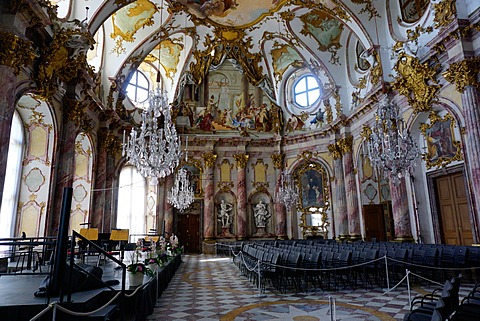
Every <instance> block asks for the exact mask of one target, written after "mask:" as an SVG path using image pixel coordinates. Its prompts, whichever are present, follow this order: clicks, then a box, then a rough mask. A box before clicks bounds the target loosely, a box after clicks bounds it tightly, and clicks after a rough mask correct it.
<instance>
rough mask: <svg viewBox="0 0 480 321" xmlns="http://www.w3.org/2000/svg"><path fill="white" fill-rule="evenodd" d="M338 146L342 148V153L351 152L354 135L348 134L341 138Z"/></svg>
mask: <svg viewBox="0 0 480 321" xmlns="http://www.w3.org/2000/svg"><path fill="white" fill-rule="evenodd" d="M337 145H338V148H339V149H340V150H341V152H342V154H346V153H351V152H352V151H353V136H352V135H348V136H347V137H345V138H341V139H340V140H339V141H338V142H337Z"/></svg>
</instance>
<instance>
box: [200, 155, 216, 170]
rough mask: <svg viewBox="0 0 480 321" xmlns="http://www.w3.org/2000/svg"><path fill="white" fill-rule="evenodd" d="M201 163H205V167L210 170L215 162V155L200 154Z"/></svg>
mask: <svg viewBox="0 0 480 321" xmlns="http://www.w3.org/2000/svg"><path fill="white" fill-rule="evenodd" d="M202 158H203V161H204V162H205V167H207V168H212V167H213V166H215V160H216V159H217V155H216V154H214V153H212V152H207V153H203V154H202Z"/></svg>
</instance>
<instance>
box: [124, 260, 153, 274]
mask: <svg viewBox="0 0 480 321" xmlns="http://www.w3.org/2000/svg"><path fill="white" fill-rule="evenodd" d="M127 271H128V272H130V273H132V274H135V273H142V274H145V275H147V276H153V271H152V270H151V269H149V268H148V267H147V266H146V265H145V264H144V263H141V262H135V263H130V264H129V265H127Z"/></svg>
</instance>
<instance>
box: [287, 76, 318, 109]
mask: <svg viewBox="0 0 480 321" xmlns="http://www.w3.org/2000/svg"><path fill="white" fill-rule="evenodd" d="M293 97H294V101H295V104H297V105H298V106H299V107H303V108H308V107H310V106H312V105H313V104H315V103H316V102H317V101H318V98H320V86H319V85H318V81H317V79H316V78H315V77H313V76H312V75H305V76H302V77H300V79H298V80H297V82H296V83H295V85H294V86H293Z"/></svg>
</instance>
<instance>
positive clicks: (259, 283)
mask: <svg viewBox="0 0 480 321" xmlns="http://www.w3.org/2000/svg"><path fill="white" fill-rule="evenodd" d="M257 268H258V294H257V295H256V296H255V297H257V298H263V297H264V296H265V295H263V294H262V283H261V280H260V278H261V274H262V272H261V270H260V260H258V262H257Z"/></svg>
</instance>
